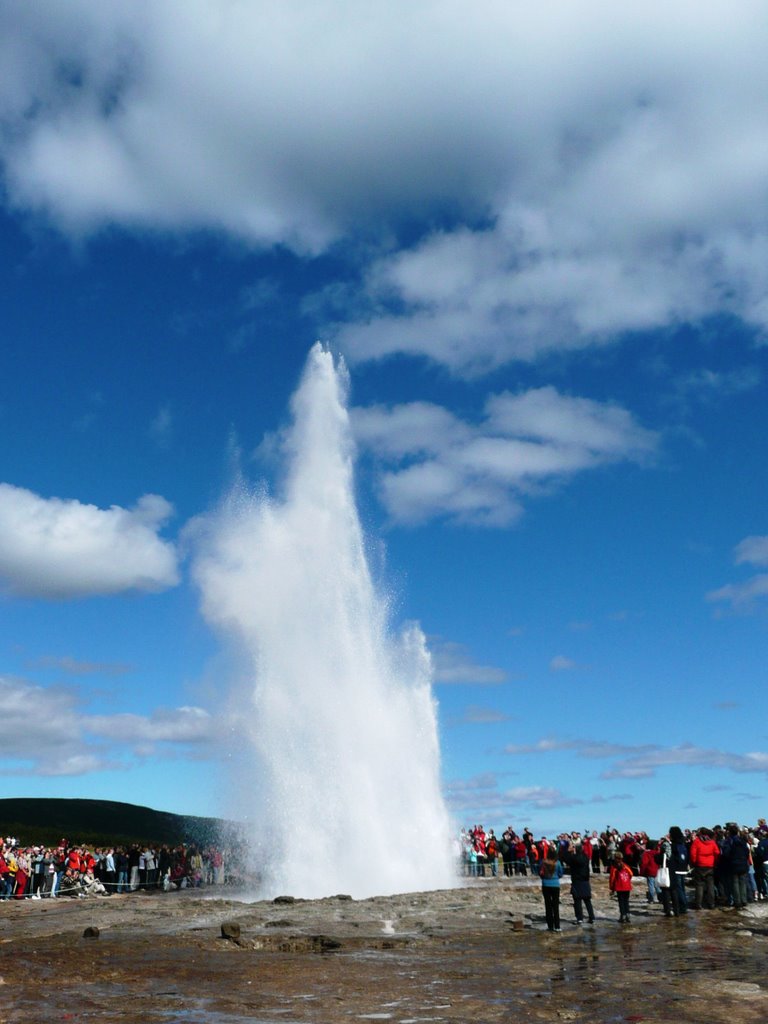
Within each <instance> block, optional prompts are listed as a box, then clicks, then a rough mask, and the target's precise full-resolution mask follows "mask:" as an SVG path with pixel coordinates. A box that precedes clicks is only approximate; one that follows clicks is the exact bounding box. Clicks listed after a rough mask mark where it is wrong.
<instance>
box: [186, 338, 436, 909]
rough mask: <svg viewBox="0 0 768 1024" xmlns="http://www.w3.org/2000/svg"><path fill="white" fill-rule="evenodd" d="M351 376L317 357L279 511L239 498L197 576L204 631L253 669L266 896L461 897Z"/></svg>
mask: <svg viewBox="0 0 768 1024" xmlns="http://www.w3.org/2000/svg"><path fill="white" fill-rule="evenodd" d="M345 393H346V374H345V371H344V368H343V367H340V368H337V367H336V366H335V365H334V361H333V357H332V356H331V354H330V353H328V352H327V351H325V350H323V348H322V347H321V346H320V345H315V346H314V348H313V349H312V350H311V352H310V355H309V359H308V362H307V366H306V369H305V372H304V376H303V379H302V381H301V384H300V387H299V389H298V391H297V392H296V394H295V396H294V398H293V402H292V411H293V417H294V422H293V426H292V428H291V431H290V434H289V435H288V438H287V442H286V458H287V460H288V464H287V480H286V486H285V493H284V495H283V496H282V497H281V498H280V499H279V500H278V499H270V498H267V497H265V496H264V495H261V496H253V495H249V494H247V493H245V491H244V489H243V488H239V489H238V491H237V493H236V494H233V495H230V497H229V499H228V500H227V501H226V502H225V505H224V507H223V509H222V510H221V511H220V512H219V513H218V514H217V515H215V516H213V517H212V518H211V519H209V521H208V524H207V529H206V531H205V535H206V536H205V540H204V542H203V545H202V549H201V552H200V554H199V556H198V558H197V560H196V563H195V576H196V579H197V582H198V585H199V587H200V590H201V593H202V606H203V612H204V614H205V616H206V618H207V619H208V620H209V621H210V622H211V623H213V624H214V625H215V626H216V627H217V628H218V629H219V630H222V631H224V632H225V633H226V634H227V635H228V636H229V637H230V638H231V639H232V640H234V641H235V642H236V645H237V648H238V649H239V652H240V654H241V655H242V656H244V658H245V660H246V662H247V669H246V673H245V674H246V676H247V677H248V680H249V682H248V689H249V693H248V697H247V701H246V710H245V713H244V715H243V722H242V723H241V724H242V728H243V730H244V732H245V735H246V738H247V743H248V745H249V746H250V747H251V748H252V751H253V755H254V757H253V766H252V769H251V774H250V777H247V778H245V779H240V780H239V782H237V783H236V788H240V789H241V790H242V788H245V789H251V790H253V789H256V790H258V791H259V793H260V795H261V796H262V800H261V810H260V812H259V814H258V818H257V820H256V821H254V823H253V833H252V835H251V837H250V839H251V845H252V849H253V851H254V853H255V854H256V857H257V860H258V863H257V865H256V866H257V867H258V868H259V870H260V873H261V874H262V877H263V879H264V882H263V887H262V888H263V895H276V894H277V893H278V892H282V893H288V894H291V895H296V896H305V897H313V896H325V895H330V894H333V893H338V892H345V893H349V894H351V895H352V896H355V897H362V896H368V895H375V894H389V893H393V892H408V891H416V890H420V889H436V888H444V887H447V886H451V885H454V884H456V874H455V865H454V863H453V859H452V852H451V846H450V837H449V832H450V827H449V820H448V815H447V813H446V810H445V805H444V802H443V798H442V795H441V792H440V785H439V747H438V738H437V726H436V713H435V703H434V700H433V696H432V691H431V665H430V659H429V655H428V652H427V649H426V645H425V642H424V637H423V635H422V633H421V631H420V630H419V629H418V628H417V627H411V628H409V629H406V630H404V631H403V632H402V633H400V634H396V633H395V632H394V631H393V630H392V629H391V627H390V623H389V613H388V607H387V601H386V599H385V598H384V596H383V595H381V594H378V593H377V592H376V589H375V588H374V585H373V582H372V579H371V573H370V571H369V566H368V563H367V560H366V555H365V545H364V538H363V534H362V529H361V526H360V521H359V517H358V513H357V508H356V505H355V498H354V488H353V443H352V438H351V433H350V426H349V416H348V412H347V409H346V404H345V397H346V394H345Z"/></svg>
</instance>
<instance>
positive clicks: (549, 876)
mask: <svg viewBox="0 0 768 1024" xmlns="http://www.w3.org/2000/svg"><path fill="white" fill-rule="evenodd" d="M539 875H540V877H541V893H542V895H543V897H544V913H545V914H546V917H547V928H548V929H549V930H550V931H551V932H559V931H560V879H561V878H562V877H563V865H562V864H561V863H560V861H559V860H557V858H556V857H555V856H554V853H550V855H549V856H548V857H547V858H546V859H545V860H544V862H543V863H542V865H541V868H540V870H539Z"/></svg>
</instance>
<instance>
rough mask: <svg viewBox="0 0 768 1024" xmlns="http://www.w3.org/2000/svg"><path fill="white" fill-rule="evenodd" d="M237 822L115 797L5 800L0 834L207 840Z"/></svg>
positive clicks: (43, 839)
mask: <svg viewBox="0 0 768 1024" xmlns="http://www.w3.org/2000/svg"><path fill="white" fill-rule="evenodd" d="M231 831H232V823H231V822H227V821H224V820H223V819H221V818H197V817H190V816H185V815H180V814H171V813H169V812H168V811H155V810H153V809H152V808H151V807H138V806H136V805H135V804H124V803H119V802H118V801H116V800H56V799H50V800H49V799H45V798H42V799H40V798H32V797H29V798H26V797H20V798H12V799H7V800H0V834H1V835H2V836H3V837H5V836H18V838H19V840H20V842H21V843H22V844H23V845H25V846H26V845H29V844H32V845H38V844H45V845H46V846H49V845H56V844H58V842H59V840H60V839H62V838H67V839H68V840H70V841H71V842H73V843H78V842H79V843H85V844H89V845H93V846H106V845H110V846H111V845H117V846H124V845H129V844H131V843H145V842H152V843H157V844H159V845H163V844H168V845H172V844H173V845H177V844H179V843H199V844H207V843H211V842H215V841H216V839H217V838H219V837H221V835H222V834H224V835H227V834H231Z"/></svg>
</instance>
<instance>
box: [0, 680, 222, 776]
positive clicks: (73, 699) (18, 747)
mask: <svg viewBox="0 0 768 1024" xmlns="http://www.w3.org/2000/svg"><path fill="white" fill-rule="evenodd" d="M223 728H224V723H223V719H222V718H220V717H217V716H213V715H211V714H210V713H209V712H208V711H205V710H204V709H203V708H197V707H180V708H158V709H157V710H155V711H154V712H153V713H152V714H151V715H149V716H145V715H138V714H133V713H130V714H126V713H121V714H115V715H89V714H86V713H85V712H84V711H83V709H82V707H81V700H80V698H79V697H78V694H77V692H76V691H75V690H73V689H71V688H64V687H50V686H49V687H43V686H38V685H36V684H34V683H31V682H29V681H27V680H25V679H19V678H13V677H9V676H0V763H2V766H3V771H4V772H6V773H8V774H22V773H24V774H32V775H50V776H55V775H86V774H90V773H92V772H100V771H106V770H115V769H119V770H126V769H127V768H128V767H130V764H131V761H132V759H133V758H136V757H150V756H153V755H156V754H158V753H165V754H167V753H168V752H169V751H170V750H172V749H181V750H184V751H185V752H188V751H189V750H190V748H196V749H205V748H206V745H207V744H211V743H212V742H214V741H215V739H216V737H217V736H218V735H219V734H220V732H221V730H222V729H223Z"/></svg>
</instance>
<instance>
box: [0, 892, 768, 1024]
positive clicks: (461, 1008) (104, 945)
mask: <svg viewBox="0 0 768 1024" xmlns="http://www.w3.org/2000/svg"><path fill="white" fill-rule="evenodd" d="M593 888H594V890H595V895H596V898H595V908H596V911H597V921H596V923H595V925H594V926H591V927H590V926H588V925H584V926H581V927H577V926H576V925H575V923H574V922H573V913H572V910H571V906H570V898H569V896H568V888H567V885H566V886H564V888H563V893H562V904H561V909H562V928H563V930H562V932H561V933H560V934H551V933H549V932H547V931H546V927H545V925H544V917H543V905H542V902H541V897H540V895H539V886H538V884H537V883H536V882H535V881H533V880H531V879H528V880H525V879H522V880H514V881H503V880H501V879H490V878H489V879H479V880H476V881H475V880H473V881H472V882H471V883H469V884H467V885H466V886H465V887H463V888H460V889H455V890H445V891H441V892H433V893H412V894H405V895H399V896H390V897H376V898H373V899H367V900H350V899H349V898H348V897H345V896H343V895H339V896H337V897H330V898H328V899H325V900H301V899H294V900H292V901H290V902H288V901H280V902H278V903H275V902H274V901H271V900H270V901H264V902H255V903H249V902H244V901H239V900H236V899H232V898H228V899H219V898H216V897H217V896H219V894H220V891H218V890H209V891H207V892H205V891H204V892H197V893H193V892H187V891H185V892H179V893H167V894H158V895H148V894H145V893H135V894H132V895H130V896H115V897H111V898H109V899H89V900H78V901H69V900H65V899H60V900H52V901H40V902H34V903H33V902H30V901H26V902H23V903H22V902H15V901H11V902H6V903H0V1022H3V1024H5V1022H8V1024H11V1022H13V1024H21V1022H23V1024H26V1022H38V1021H43V1020H45V1021H54V1020H55V1021H60V1020H67V1021H98V1022H105V1024H109V1022H113V1021H138V1020H140V1021H144V1022H161V1021H162V1022H166V1024H167V1022H176V1021H178V1022H188V1024H193V1022H198V1021H199V1022H201V1024H202V1022H206V1024H241V1022H245V1021H249V1022H265V1024H266V1022H269V1024H272V1022H275V1021H297V1022H310V1021H311V1022H313V1024H318V1022H325V1021H327V1022H331V1024H333V1022H339V1021H354V1020H389V1021H393V1022H399V1024H416V1022H417V1021H419V1022H421V1021H445V1022H454V1021H455V1022H458V1021H475V1020H477V1021H486V1022H487V1021H508V1020H509V1019H510V1018H511V1017H512V1018H516V1019H518V1020H525V1021H539V1020H541V1021H545V1020H546V1021H550V1022H552V1021H589V1022H590V1024H601V1022H613V1021H644V1020H645V1021H656V1022H670V1024H671V1022H675V1024H686V1022H697V1024H702V1022H709V1021H726V1020H728V1021H730V1020H733V1019H738V1020H739V1021H740V1022H751V1021H758V1020H760V1021H763V1020H764V1019H765V1017H766V1014H767V1013H768V978H766V966H765V964H766V954H768V905H764V904H753V905H751V907H750V908H749V909H747V910H746V911H739V912H729V911H722V910H714V911H701V912H698V913H696V912H693V911H691V912H689V913H688V914H687V915H686V916H685V917H682V918H679V919H671V920H670V919H666V918H664V917H663V915H662V914H661V910H660V908H659V907H658V906H657V905H655V906H650V907H649V906H648V905H647V904H646V903H645V900H644V896H643V894H642V893H640V892H636V893H635V894H634V895H633V902H632V909H633V917H632V923H631V924H630V925H620V924H619V923H618V909H617V907H616V905H615V903H614V902H613V901H611V900H609V899H608V896H607V892H606V888H607V883H606V881H605V879H604V878H601V879H596V880H595V883H594V886H593ZM637 888H638V889H639V886H638V887H637ZM227 895H228V896H229V895H230V894H229V893H227ZM286 911H288V913H286ZM223 925H226V928H223V927H222V926H223ZM233 926H238V927H239V935H236V934H235V933H236V932H237V930H238V927H233ZM88 928H97V929H98V935H99V938H98V941H97V942H94V941H93V940H90V941H89V940H88V939H86V938H84V935H85V931H86V929H88ZM225 931H228V932H230V934H229V935H225V934H224V932H225Z"/></svg>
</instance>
